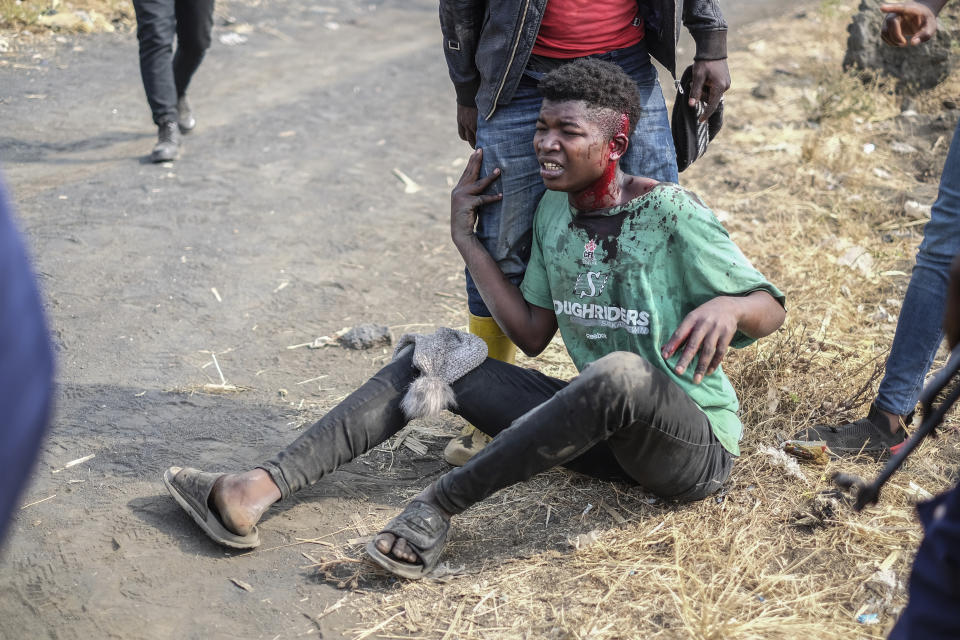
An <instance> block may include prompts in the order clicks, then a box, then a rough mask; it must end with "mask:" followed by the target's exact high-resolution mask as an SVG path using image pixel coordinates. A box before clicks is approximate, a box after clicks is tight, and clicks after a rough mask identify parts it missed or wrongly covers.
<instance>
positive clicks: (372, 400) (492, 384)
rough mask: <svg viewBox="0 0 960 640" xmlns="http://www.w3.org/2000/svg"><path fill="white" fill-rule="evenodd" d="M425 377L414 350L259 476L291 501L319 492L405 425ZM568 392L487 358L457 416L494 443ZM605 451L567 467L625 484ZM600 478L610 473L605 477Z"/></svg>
mask: <svg viewBox="0 0 960 640" xmlns="http://www.w3.org/2000/svg"><path fill="white" fill-rule="evenodd" d="M418 375H419V372H418V371H417V369H416V368H415V367H413V365H412V348H410V349H408V350H407V351H406V352H405V353H403V354H402V355H401V356H400V358H398V359H397V360H395V361H394V362H391V363H390V364H388V365H387V366H386V367H384V368H383V369H381V370H380V371H379V372H378V373H377V374H376V375H375V376H374V377H373V378H371V379H370V380H369V381H367V382H366V383H365V384H364V385H363V386H361V387H360V388H359V389H357V390H356V391H354V392H353V393H352V394H350V395H349V396H348V397H347V399H346V400H344V401H343V402H341V403H340V404H338V405H337V406H336V407H334V408H333V409H331V410H330V412H329V413H328V414H327V415H325V416H324V417H323V418H321V419H320V421H318V422H317V423H315V424H314V425H313V426H312V427H310V428H309V429H308V430H307V431H306V432H304V433H303V435H301V436H300V437H299V438H297V440H295V441H294V442H293V443H292V444H291V445H290V446H289V447H287V448H286V449H285V450H284V451H282V452H281V453H279V454H278V455H277V456H276V457H274V458H273V459H272V460H270V461H268V462H265V463H264V464H262V465H260V468H262V469H264V470H265V471H267V472H268V473H269V474H270V476H271V477H272V478H273V481H274V483H275V484H276V485H277V487H278V488H279V489H280V493H281V496H282V497H284V498H286V497H287V496H289V495H290V494H292V493H294V492H296V491H299V490H300V489H302V488H304V487H307V486H309V485H311V484H313V483H314V482H316V481H318V480H319V479H320V478H322V477H323V476H324V475H326V474H328V473H330V472H332V471H333V470H334V469H336V468H337V467H338V466H340V465H342V464H344V463H346V462H349V461H350V460H352V459H354V458H355V457H357V456H359V455H360V454H362V453H364V452H366V451H368V450H369V449H371V448H373V447H375V446H377V445H378V444H380V443H381V442H383V441H384V440H386V439H387V438H389V437H390V436H392V435H394V434H395V433H396V432H397V431H399V430H400V429H401V428H402V427H403V425H404V424H406V422H407V419H406V417H405V416H404V415H403V412H402V410H401V409H400V400H401V399H402V398H403V395H404V394H405V393H406V391H407V388H408V387H409V386H410V383H411V382H413V380H414V379H415V378H416V376H418ZM566 384H567V383H566V382H564V381H562V380H558V379H556V378H551V377H549V376H545V375H543V374H542V373H539V372H537V371H533V370H530V369H523V368H521V367H517V366H513V365H509V364H506V363H503V362H500V361H498V360H493V359H490V358H487V359H486V360H485V361H484V362H483V364H481V365H480V366H479V367H478V368H477V369H475V370H473V371H471V372H470V373H468V374H467V375H466V376H464V377H463V378H461V379H460V380H459V381H457V383H455V384H454V391H455V392H456V393H457V394H458V401H459V397H460V395H462V396H463V398H464V402H462V403H461V409H458V410H457V411H458V412H459V413H460V414H461V415H463V416H464V417H465V418H467V419H468V420H470V421H471V422H473V423H474V424H476V425H477V427H478V428H480V429H481V430H483V431H485V432H486V433H489V434H490V435H495V434H497V433H499V432H501V431H503V430H504V429H506V428H507V427H508V426H509V425H510V423H511V422H513V421H514V420H516V419H517V418H519V417H520V416H521V415H523V414H524V413H526V412H527V411H529V410H530V409H532V408H534V407H536V406H537V405H539V404H541V403H543V402H545V401H546V400H549V399H550V398H551V397H552V396H553V395H554V394H555V393H556V392H557V391H558V390H560V389H562V388H563V387H565V386H566ZM604 447H605V445H601V446H598V447H596V448H595V449H596V451H592V452H590V453H589V454H588V455H585V456H581V458H580V459H578V460H575V461H572V462H570V463H569V464H568V465H567V466H569V467H570V468H573V469H576V470H578V471H583V472H585V473H594V475H600V476H601V477H609V478H619V479H626V476H624V475H623V474H622V473H619V472H618V466H617V462H616V460H615V459H614V458H613V455H612V454H611V453H610V452H609V450H605V449H604ZM578 465H579V466H578ZM601 470H606V475H604V474H603V472H602V471H601Z"/></svg>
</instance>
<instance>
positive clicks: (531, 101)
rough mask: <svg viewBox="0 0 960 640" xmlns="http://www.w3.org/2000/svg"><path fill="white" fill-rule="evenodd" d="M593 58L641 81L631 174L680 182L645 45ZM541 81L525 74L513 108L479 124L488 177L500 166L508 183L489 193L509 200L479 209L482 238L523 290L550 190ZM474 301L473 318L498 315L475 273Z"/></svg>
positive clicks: (624, 161)
mask: <svg viewBox="0 0 960 640" xmlns="http://www.w3.org/2000/svg"><path fill="white" fill-rule="evenodd" d="M592 57H595V58H600V59H601V60H609V61H610V62H614V63H616V64H618V65H620V67H621V68H622V69H623V70H624V71H626V72H627V74H629V75H630V77H631V78H633V79H634V80H635V81H636V83H637V88H638V89H639V91H640V97H641V104H642V105H643V116H642V117H641V118H640V121H639V122H638V123H637V127H636V129H635V130H634V132H633V135H632V136H631V137H630V146H629V148H628V149H627V153H626V154H625V155H624V156H623V158H621V159H620V167H621V168H622V169H623V171H624V173H628V174H630V175H637V176H646V177H648V178H653V179H655V180H660V181H662V182H677V180H678V176H677V153H676V151H675V150H674V147H673V135H672V134H671V133H670V121H669V119H668V118H667V106H666V104H665V103H664V100H663V92H662V91H661V90H660V81H659V79H658V77H657V70H656V68H655V67H654V66H653V64H652V63H651V62H650V55H649V54H648V53H647V50H646V48H645V46H644V44H643V43H640V44H638V45H636V46H633V47H630V48H628V49H619V50H617V51H611V52H609V53H604V54H600V55H597V56H592ZM542 75H543V74H539V73H536V72H532V71H526V72H525V73H524V76H523V79H522V80H521V81H520V84H519V86H518V87H517V91H516V93H515V94H514V96H513V99H512V100H511V101H510V104H506V105H502V106H500V107H498V108H497V111H496V112H495V113H494V114H493V116H492V117H491V118H490V119H489V120H485V119H484V118H483V117H480V118H479V121H478V122H477V147H480V148H482V149H483V167H482V169H481V175H483V176H485V175H488V174H489V173H490V172H491V171H493V170H494V168H496V167H499V168H500V171H501V172H502V174H501V177H500V179H499V180H497V181H496V182H495V183H494V184H493V186H492V187H491V189H490V191H489V192H490V193H500V192H502V193H503V199H502V200H501V201H499V202H495V203H493V204H489V205H486V206H485V207H483V208H482V209H481V210H480V214H479V222H478V225H477V238H478V239H479V240H480V242H481V243H482V244H483V246H484V247H486V249H487V251H489V252H490V255H491V256H492V257H493V259H494V260H495V261H496V263H497V266H499V267H500V270H501V271H502V272H503V273H504V275H506V276H507V278H509V279H510V281H511V282H513V283H514V284H519V283H520V281H521V280H522V279H523V273H524V271H525V270H526V268H527V261H529V259H530V242H531V237H532V235H531V228H532V226H533V214H534V212H535V211H536V209H537V203H539V202H540V197H541V196H542V195H543V192H544V191H545V190H546V187H545V186H544V184H543V180H542V179H541V178H540V164H539V162H537V157H536V154H535V153H534V151H533V136H534V134H535V133H536V130H537V116H538V115H539V114H540V103H541V100H542V99H541V96H540V92H539V91H538V90H537V83H538V82H539V80H540V78H541V77H542ZM467 301H468V304H469V307H470V313H472V314H474V315H476V316H485V317H489V316H490V315H491V314H490V311H489V310H488V309H487V306H486V305H485V304H484V303H483V300H482V299H481V298H480V293H479V291H477V287H476V285H475V284H474V282H473V279H472V278H471V277H470V273H469V271H468V272H467Z"/></svg>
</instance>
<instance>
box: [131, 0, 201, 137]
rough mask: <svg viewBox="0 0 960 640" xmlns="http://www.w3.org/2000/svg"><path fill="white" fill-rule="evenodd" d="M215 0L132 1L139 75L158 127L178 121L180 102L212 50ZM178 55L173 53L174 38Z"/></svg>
mask: <svg viewBox="0 0 960 640" xmlns="http://www.w3.org/2000/svg"><path fill="white" fill-rule="evenodd" d="M213 2H214V0H133V9H134V11H135V12H136V14H137V40H139V41H140V76H141V77H142V78H143V89H144V91H146V94H147V102H148V103H150V111H151V112H152V113H153V121H154V122H155V123H156V124H160V123H162V122H167V121H172V122H177V120H178V118H177V99H178V98H179V97H180V96H182V95H183V94H184V93H186V91H187V86H188V85H189V84H190V78H192V77H193V74H194V72H195V71H196V70H197V68H198V67H199V66H200V62H202V61H203V56H204V54H205V53H206V52H207V49H209V48H210V30H211V29H212V28H213ZM174 36H176V37H177V52H176V54H175V55H174V53H173V37H174Z"/></svg>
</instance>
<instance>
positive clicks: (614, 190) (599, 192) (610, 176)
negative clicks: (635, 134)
mask: <svg viewBox="0 0 960 640" xmlns="http://www.w3.org/2000/svg"><path fill="white" fill-rule="evenodd" d="M617 133H618V134H619V133H622V134H623V135H625V136H627V137H629V135H630V118H629V116H627V114H625V113H624V114H621V115H620V130H619V131H618V132H617ZM615 146H616V143H615V141H614V138H611V139H610V141H609V142H608V143H607V146H606V149H605V150H604V152H603V153H600V154H598V162H599V163H601V164H602V163H603V162H604V161H606V162H607V165H606V166H605V167H604V169H603V174H602V175H601V176H600V177H599V178H597V179H596V181H594V182H593V184H591V185H590V186H589V187H587V188H586V189H584V190H583V191H581V192H580V193H578V194H576V196H575V197H574V206H575V207H576V208H577V209H579V210H581V211H595V210H597V209H608V208H610V207H613V206H616V205H617V204H619V202H618V201H619V199H620V183H619V181H618V179H617V166H618V162H617V160H616V159H613V158H611V157H610V153H612V152H613V150H614V148H615Z"/></svg>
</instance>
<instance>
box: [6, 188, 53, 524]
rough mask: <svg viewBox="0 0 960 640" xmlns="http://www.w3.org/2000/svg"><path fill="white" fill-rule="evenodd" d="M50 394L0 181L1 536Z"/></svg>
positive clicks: (38, 318)
mask: <svg viewBox="0 0 960 640" xmlns="http://www.w3.org/2000/svg"><path fill="white" fill-rule="evenodd" d="M52 395H53V353H52V351H51V348H50V339H49V337H48V333H47V323H46V321H45V320H44V315H43V307H42V305H41V303H40V296H39V294H38V292H37V285H36V280H35V279H34V276H33V272H32V271H31V270H30V265H29V263H28V261H27V255H26V252H25V251H24V249H23V244H22V243H21V242H20V236H19V234H18V233H17V230H16V228H15V227H14V226H13V220H11V219H10V213H9V211H8V205H7V200H6V194H5V193H4V191H3V185H2V184H0V542H2V541H3V536H4V533H5V532H6V529H7V524H8V521H9V520H10V516H11V515H12V514H13V512H14V510H15V509H16V506H17V500H18V498H19V497H20V494H21V493H22V492H23V488H24V487H25V486H26V483H27V477H28V476H29V475H30V470H31V469H32V468H33V463H34V461H35V460H36V457H37V452H38V451H39V450H40V442H41V440H42V438H43V434H44V431H45V430H46V427H47V423H48V422H49V419H50V407H51V397H52Z"/></svg>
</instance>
